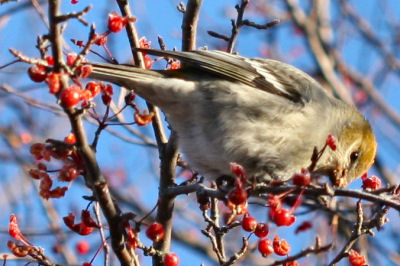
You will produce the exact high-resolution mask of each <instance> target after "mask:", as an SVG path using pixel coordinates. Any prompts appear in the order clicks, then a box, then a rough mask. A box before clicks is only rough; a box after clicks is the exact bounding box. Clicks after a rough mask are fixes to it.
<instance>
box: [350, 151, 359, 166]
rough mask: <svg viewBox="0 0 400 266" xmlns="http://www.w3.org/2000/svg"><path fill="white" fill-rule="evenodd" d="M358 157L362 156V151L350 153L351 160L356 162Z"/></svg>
mask: <svg viewBox="0 0 400 266" xmlns="http://www.w3.org/2000/svg"><path fill="white" fill-rule="evenodd" d="M358 157H360V153H359V152H358V151H354V152H352V153H351V154H350V161H351V162H352V163H354V162H355V161H356V160H357V159H358Z"/></svg>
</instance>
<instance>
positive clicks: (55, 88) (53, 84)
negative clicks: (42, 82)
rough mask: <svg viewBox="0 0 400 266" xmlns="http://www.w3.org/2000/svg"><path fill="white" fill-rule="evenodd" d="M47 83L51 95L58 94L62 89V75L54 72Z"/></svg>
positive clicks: (47, 79) (48, 77)
mask: <svg viewBox="0 0 400 266" xmlns="http://www.w3.org/2000/svg"><path fill="white" fill-rule="evenodd" d="M46 82H47V84H48V86H49V92H50V93H51V94H56V93H58V92H59V91H60V89H61V75H60V73H57V72H53V73H51V74H49V75H48V76H47V78H46Z"/></svg>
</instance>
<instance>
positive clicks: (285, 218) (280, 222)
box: [272, 209, 296, 226]
mask: <svg viewBox="0 0 400 266" xmlns="http://www.w3.org/2000/svg"><path fill="white" fill-rule="evenodd" d="M272 218H273V221H274V222H275V224H276V225H277V226H290V225H292V224H293V223H294V222H295V221H296V217H295V216H294V215H293V214H292V213H291V211H290V210H286V209H276V210H274V214H273V216H272Z"/></svg>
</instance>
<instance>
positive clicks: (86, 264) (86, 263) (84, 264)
mask: <svg viewBox="0 0 400 266" xmlns="http://www.w3.org/2000/svg"><path fill="white" fill-rule="evenodd" d="M82 266H92V264H91V263H90V262H84V263H82Z"/></svg>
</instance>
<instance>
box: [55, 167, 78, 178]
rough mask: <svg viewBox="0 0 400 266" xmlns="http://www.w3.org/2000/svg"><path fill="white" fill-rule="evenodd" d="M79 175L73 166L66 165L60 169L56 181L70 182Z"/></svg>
mask: <svg viewBox="0 0 400 266" xmlns="http://www.w3.org/2000/svg"><path fill="white" fill-rule="evenodd" d="M78 175H79V170H78V169H77V168H76V166H75V165H71V164H66V165H64V166H63V167H62V168H61V171H60V175H59V176H58V179H59V180H61V181H66V182H70V181H72V180H74V179H75V178H77V177H78Z"/></svg>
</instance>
